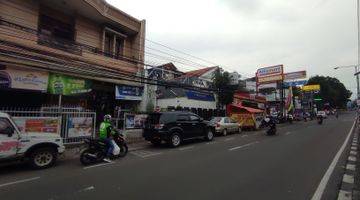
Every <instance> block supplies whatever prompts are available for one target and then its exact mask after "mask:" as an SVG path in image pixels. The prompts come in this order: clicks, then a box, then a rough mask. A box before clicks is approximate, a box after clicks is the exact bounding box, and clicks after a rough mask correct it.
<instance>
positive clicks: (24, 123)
mask: <svg viewBox="0 0 360 200" xmlns="http://www.w3.org/2000/svg"><path fill="white" fill-rule="evenodd" d="M13 120H14V122H15V123H16V125H17V126H18V128H19V129H20V131H21V132H22V133H52V134H60V119H59V118H57V117H13Z"/></svg>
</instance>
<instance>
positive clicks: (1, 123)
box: [0, 118, 13, 134]
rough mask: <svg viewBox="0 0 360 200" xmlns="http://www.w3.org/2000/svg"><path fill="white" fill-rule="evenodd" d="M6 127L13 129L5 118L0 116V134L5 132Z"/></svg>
mask: <svg viewBox="0 0 360 200" xmlns="http://www.w3.org/2000/svg"><path fill="white" fill-rule="evenodd" d="M8 129H13V127H12V125H11V124H10V122H9V120H7V119H6V118H0V134H7V133H6V132H7V130H8Z"/></svg>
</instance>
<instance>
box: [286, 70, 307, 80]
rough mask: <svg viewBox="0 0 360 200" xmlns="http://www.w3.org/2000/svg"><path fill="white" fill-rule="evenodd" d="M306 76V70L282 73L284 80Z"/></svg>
mask: <svg viewBox="0 0 360 200" xmlns="http://www.w3.org/2000/svg"><path fill="white" fill-rule="evenodd" d="M303 78H306V71H298V72H291V73H285V74H284V80H295V79H303Z"/></svg>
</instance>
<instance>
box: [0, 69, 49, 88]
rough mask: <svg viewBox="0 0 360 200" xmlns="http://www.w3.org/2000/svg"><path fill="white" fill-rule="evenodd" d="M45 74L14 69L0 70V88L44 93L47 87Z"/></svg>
mask: <svg viewBox="0 0 360 200" xmlns="http://www.w3.org/2000/svg"><path fill="white" fill-rule="evenodd" d="M48 79H49V74H48V73H47V72H40V71H32V70H23V69H20V68H14V67H5V68H2V69H0V88H14V89H24V90H36V91H43V92H45V91H46V89H47V86H48Z"/></svg>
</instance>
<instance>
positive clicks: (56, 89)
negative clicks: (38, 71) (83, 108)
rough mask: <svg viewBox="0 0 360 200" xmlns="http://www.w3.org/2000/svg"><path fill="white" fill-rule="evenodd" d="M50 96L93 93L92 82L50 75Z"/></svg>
mask: <svg viewBox="0 0 360 200" xmlns="http://www.w3.org/2000/svg"><path fill="white" fill-rule="evenodd" d="M48 91H49V93H50V94H62V95H76V94H81V93H87V92H90V91H91V81H90V80H85V79H81V78H75V77H71V76H66V75H60V74H50V75H49V86H48Z"/></svg>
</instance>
